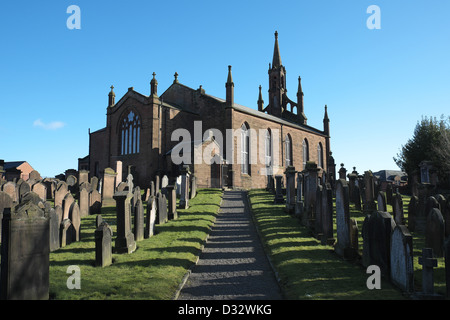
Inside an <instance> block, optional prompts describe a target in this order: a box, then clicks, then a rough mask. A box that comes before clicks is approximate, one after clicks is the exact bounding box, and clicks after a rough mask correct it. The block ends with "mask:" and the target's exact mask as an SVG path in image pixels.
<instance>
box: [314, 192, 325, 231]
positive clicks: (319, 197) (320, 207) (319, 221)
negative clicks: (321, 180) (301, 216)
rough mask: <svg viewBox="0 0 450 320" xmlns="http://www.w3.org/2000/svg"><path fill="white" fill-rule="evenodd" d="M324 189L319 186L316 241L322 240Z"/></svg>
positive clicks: (315, 214) (316, 207)
mask: <svg viewBox="0 0 450 320" xmlns="http://www.w3.org/2000/svg"><path fill="white" fill-rule="evenodd" d="M322 189H323V187H322V186H321V185H317V190H316V193H317V194H316V203H315V205H314V235H315V237H316V239H319V240H320V239H321V238H322V235H323V230H322Z"/></svg>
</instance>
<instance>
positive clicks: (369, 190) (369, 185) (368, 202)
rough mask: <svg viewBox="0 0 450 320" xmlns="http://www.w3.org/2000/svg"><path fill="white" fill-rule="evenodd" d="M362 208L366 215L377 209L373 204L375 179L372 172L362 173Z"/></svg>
mask: <svg viewBox="0 0 450 320" xmlns="http://www.w3.org/2000/svg"><path fill="white" fill-rule="evenodd" d="M364 195H365V200H364V207H363V210H364V212H365V213H366V214H367V213H369V212H371V211H376V210H377V207H376V204H375V178H374V176H373V173H372V171H370V170H369V171H365V172H364Z"/></svg>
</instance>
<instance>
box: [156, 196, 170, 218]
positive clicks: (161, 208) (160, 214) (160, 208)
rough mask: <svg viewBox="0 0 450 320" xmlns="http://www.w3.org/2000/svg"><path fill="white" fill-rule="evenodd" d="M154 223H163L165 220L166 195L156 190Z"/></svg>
mask: <svg viewBox="0 0 450 320" xmlns="http://www.w3.org/2000/svg"><path fill="white" fill-rule="evenodd" d="M156 207H157V211H156V224H164V223H166V222H167V220H168V217H167V199H166V196H165V195H164V194H163V193H161V192H158V193H157V194H156Z"/></svg>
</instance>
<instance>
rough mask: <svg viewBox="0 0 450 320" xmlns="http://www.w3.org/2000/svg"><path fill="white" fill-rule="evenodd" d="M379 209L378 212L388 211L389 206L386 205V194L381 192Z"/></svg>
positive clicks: (378, 203) (378, 200)
mask: <svg viewBox="0 0 450 320" xmlns="http://www.w3.org/2000/svg"><path fill="white" fill-rule="evenodd" d="M377 209H378V211H383V212H386V211H387V205H386V192H384V191H379V192H378V196H377Z"/></svg>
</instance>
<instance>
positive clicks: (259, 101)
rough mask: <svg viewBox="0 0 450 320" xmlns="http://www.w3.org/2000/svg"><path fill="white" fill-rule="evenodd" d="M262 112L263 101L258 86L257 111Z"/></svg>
mask: <svg viewBox="0 0 450 320" xmlns="http://www.w3.org/2000/svg"><path fill="white" fill-rule="evenodd" d="M263 110H264V100H263V98H262V93H261V86H259V96H258V111H263Z"/></svg>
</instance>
